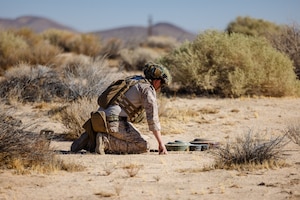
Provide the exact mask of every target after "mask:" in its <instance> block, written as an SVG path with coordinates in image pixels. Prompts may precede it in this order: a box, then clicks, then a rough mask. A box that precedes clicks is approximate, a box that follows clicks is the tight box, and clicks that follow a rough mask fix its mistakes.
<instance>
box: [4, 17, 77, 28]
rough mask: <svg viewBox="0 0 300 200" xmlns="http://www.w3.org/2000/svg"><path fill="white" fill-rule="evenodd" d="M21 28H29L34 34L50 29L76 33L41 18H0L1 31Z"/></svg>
mask: <svg viewBox="0 0 300 200" xmlns="http://www.w3.org/2000/svg"><path fill="white" fill-rule="evenodd" d="M23 27H27V28H30V29H32V30H34V31H35V32H42V31H44V30H47V29H50V28H53V29H60V30H68V31H72V32H76V30H75V29H73V28H71V27H68V26H65V25H62V24H60V23H58V22H55V21H52V20H50V19H47V18H43V17H35V16H22V17H18V18H16V19H3V18H0V28H1V29H10V28H14V29H19V28H23Z"/></svg>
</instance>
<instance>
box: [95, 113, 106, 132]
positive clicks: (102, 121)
mask: <svg viewBox="0 0 300 200" xmlns="http://www.w3.org/2000/svg"><path fill="white" fill-rule="evenodd" d="M91 121H92V127H93V130H94V131H95V132H97V133H108V128H107V123H106V115H105V112H104V111H95V112H92V113H91Z"/></svg>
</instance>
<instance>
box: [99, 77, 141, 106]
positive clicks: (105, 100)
mask: <svg viewBox="0 0 300 200" xmlns="http://www.w3.org/2000/svg"><path fill="white" fill-rule="evenodd" d="M140 80H145V79H143V78H142V77H141V76H131V77H127V78H125V79H120V80H117V81H114V82H112V83H111V84H110V85H109V86H108V87H107V88H106V89H105V90H104V92H102V94H101V95H100V96H99V97H98V101H97V102H98V105H99V106H100V107H102V108H104V109H106V108H107V107H108V106H109V105H113V104H117V103H116V100H117V98H118V97H119V96H121V95H123V94H125V93H126V92H127V91H128V90H129V88H130V87H131V86H133V85H135V84H136V83H137V82H138V81H140Z"/></svg>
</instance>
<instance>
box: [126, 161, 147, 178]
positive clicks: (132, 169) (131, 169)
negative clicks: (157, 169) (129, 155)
mask: <svg viewBox="0 0 300 200" xmlns="http://www.w3.org/2000/svg"><path fill="white" fill-rule="evenodd" d="M143 167H144V166H143V165H139V164H134V163H130V164H125V165H124V166H123V167H122V168H123V170H124V171H125V172H126V173H127V175H128V176H129V177H135V176H136V175H137V174H138V173H139V171H140V169H142V168H143Z"/></svg>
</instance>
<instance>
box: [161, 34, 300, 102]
mask: <svg viewBox="0 0 300 200" xmlns="http://www.w3.org/2000/svg"><path fill="white" fill-rule="evenodd" d="M160 62H161V63H162V64H164V65H165V66H167V67H168V68H169V69H170V70H171V73H173V76H174V82H178V83H179V84H180V85H181V86H182V87H184V88H189V89H190V90H192V91H194V92H201V91H202V92H203V91H210V92H212V93H214V94H218V95H221V96H225V97H238V96H243V95H265V96H275V97H281V96H288V95H295V94H297V92H298V94H299V81H297V80H296V75H295V73H294V71H293V64H292V62H291V60H290V59H289V58H288V57H287V56H285V55H284V54H282V53H280V52H278V51H276V50H275V49H274V48H273V47H272V46H271V45H270V44H269V43H268V42H267V41H266V40H265V39H264V38H260V37H249V36H245V35H243V34H236V33H232V34H230V35H229V34H227V33H223V32H218V31H206V32H204V33H202V34H199V35H198V36H197V38H196V39H195V40H194V41H193V42H191V43H184V44H183V45H182V46H180V47H179V48H177V49H175V50H174V51H173V52H171V53H170V54H168V55H167V56H164V57H162V58H161V60H160Z"/></svg>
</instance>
